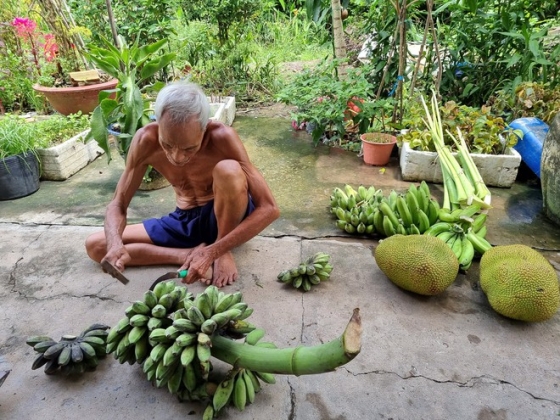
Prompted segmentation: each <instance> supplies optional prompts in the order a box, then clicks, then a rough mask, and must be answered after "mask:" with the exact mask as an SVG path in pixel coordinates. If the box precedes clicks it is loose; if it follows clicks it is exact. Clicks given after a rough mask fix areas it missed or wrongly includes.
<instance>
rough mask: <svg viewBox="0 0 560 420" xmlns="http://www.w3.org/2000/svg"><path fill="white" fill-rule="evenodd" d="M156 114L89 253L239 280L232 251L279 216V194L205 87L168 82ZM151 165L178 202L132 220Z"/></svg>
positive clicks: (217, 280) (220, 281) (220, 280)
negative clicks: (219, 115)
mask: <svg viewBox="0 0 560 420" xmlns="http://www.w3.org/2000/svg"><path fill="white" fill-rule="evenodd" d="M155 114H156V122H153V123H151V124H148V125H146V126H145V127H143V128H141V129H140V130H138V132H137V133H136V134H135V136H134V139H133V140H132V144H131V146H130V149H129V152H128V156H127V160H126V167H125V169H124V172H123V174H122V176H121V178H120V180H119V182H118V184H117V188H116V191H115V194H114V197H113V199H112V200H111V202H110V203H109V205H108V207H107V211H106V214H105V225H104V231H102V232H98V233H94V234H92V235H91V236H89V237H88V238H87V240H86V249H87V253H88V255H89V256H90V258H92V259H93V260H95V261H97V262H102V261H103V260H106V261H108V262H110V263H111V264H113V265H114V266H115V267H116V268H117V269H118V270H120V271H123V270H124V268H125V266H139V265H156V264H176V265H179V266H181V268H180V269H185V268H186V269H188V270H189V272H188V275H187V277H186V278H185V279H184V280H183V281H184V282H186V283H193V282H195V281H196V280H202V281H205V282H207V283H210V279H205V278H204V276H205V274H206V273H207V272H209V270H210V269H212V272H213V274H212V278H211V283H212V284H214V285H216V286H217V287H222V286H225V285H228V284H232V283H233V282H234V281H235V280H236V279H237V267H236V265H235V261H234V259H233V256H232V254H231V250H232V249H233V248H235V247H237V246H239V245H241V244H243V243H245V242H247V241H248V240H250V239H251V238H253V237H254V236H256V235H257V234H258V233H260V232H261V231H262V230H263V229H264V228H265V227H266V226H268V225H269V224H270V223H272V222H273V221H274V220H275V219H276V218H278V216H279V210H278V207H277V205H276V202H275V200H274V197H273V195H272V193H271V191H270V189H269V187H268V185H267V184H266V182H265V180H264V178H263V177H262V175H261V174H260V173H259V171H258V170H257V169H256V168H255V167H254V166H253V164H252V163H251V161H250V160H249V157H248V155H247V152H246V150H245V148H244V146H243V143H242V142H241V140H240V138H239V136H238V135H237V133H236V132H235V131H234V130H233V129H232V128H231V127H228V126H226V125H224V124H222V123H219V122H216V121H210V120H209V114H210V107H209V104H208V100H207V98H206V95H205V94H204V93H203V92H202V91H201V89H200V88H199V87H198V86H196V85H194V84H191V83H172V84H170V85H167V86H166V87H164V88H163V89H162V90H161V91H160V92H159V94H158V97H157V99H156V103H155ZM148 165H151V166H153V167H154V168H155V169H156V170H158V171H159V172H160V173H161V174H162V175H163V176H165V178H166V179H167V180H168V181H169V182H170V183H171V185H172V186H173V189H174V190H175V197H176V203H177V208H176V210H175V211H174V212H173V213H171V214H169V215H167V216H164V217H162V218H159V219H149V220H145V221H144V222H143V223H141V224H133V225H127V224H126V214H127V208H128V206H129V204H130V201H131V200H132V197H133V196H134V193H135V192H136V190H137V189H138V187H139V185H140V183H141V181H142V178H143V176H144V173H145V172H146V169H147V167H148Z"/></svg>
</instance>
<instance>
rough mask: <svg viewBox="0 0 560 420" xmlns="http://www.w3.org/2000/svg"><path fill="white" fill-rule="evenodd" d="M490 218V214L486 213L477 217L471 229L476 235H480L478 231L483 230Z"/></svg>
mask: <svg viewBox="0 0 560 420" xmlns="http://www.w3.org/2000/svg"><path fill="white" fill-rule="evenodd" d="M487 217H488V214H486V213H481V214H479V215H478V216H476V217H475V219H474V221H473V223H472V225H471V227H472V230H473V232H474V233H478V231H479V230H480V229H482V227H483V226H484V224H485V223H486V218H487Z"/></svg>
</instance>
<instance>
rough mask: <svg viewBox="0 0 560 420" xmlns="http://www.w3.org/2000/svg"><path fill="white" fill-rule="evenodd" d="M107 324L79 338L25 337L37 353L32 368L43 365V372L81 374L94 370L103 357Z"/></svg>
mask: <svg viewBox="0 0 560 420" xmlns="http://www.w3.org/2000/svg"><path fill="white" fill-rule="evenodd" d="M108 329H109V326H108V325H104V324H93V325H91V326H90V327H88V328H87V329H85V330H84V331H83V332H82V333H81V334H80V335H79V336H75V335H63V336H62V337H61V339H60V341H58V342H57V341H55V340H53V339H52V338H51V337H48V336H43V335H39V336H32V337H28V338H27V340H26V343H27V344H28V345H29V346H31V347H33V349H34V350H35V351H36V352H38V353H39V355H38V356H37V358H36V359H35V361H34V362H33V365H32V366H31V369H33V370H35V369H38V368H40V367H41V366H43V365H44V366H45V373H46V374H47V375H52V374H55V373H57V372H61V373H63V374H65V375H70V374H82V373H84V372H85V371H91V370H95V369H96V367H97V365H98V363H99V358H103V357H105V354H106V353H105V348H106V341H105V340H106V337H107V334H108V333H107V330H108Z"/></svg>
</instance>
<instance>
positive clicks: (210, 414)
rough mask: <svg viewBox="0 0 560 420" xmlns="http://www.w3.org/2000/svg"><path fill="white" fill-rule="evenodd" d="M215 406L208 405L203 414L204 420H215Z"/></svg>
mask: <svg viewBox="0 0 560 420" xmlns="http://www.w3.org/2000/svg"><path fill="white" fill-rule="evenodd" d="M214 412H215V411H214V406H213V405H212V404H208V405H207V406H206V408H205V409H204V413H202V420H212V419H213V418H214Z"/></svg>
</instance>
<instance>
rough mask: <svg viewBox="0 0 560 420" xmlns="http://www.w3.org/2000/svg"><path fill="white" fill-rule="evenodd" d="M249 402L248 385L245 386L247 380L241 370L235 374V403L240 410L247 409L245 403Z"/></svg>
mask: <svg viewBox="0 0 560 420" xmlns="http://www.w3.org/2000/svg"><path fill="white" fill-rule="evenodd" d="M246 404H247V387H246V386H245V380H244V379H243V375H242V374H241V372H239V373H237V375H236V376H235V384H234V387H233V405H234V406H235V408H237V409H238V410H239V411H243V410H245V405H246Z"/></svg>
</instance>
